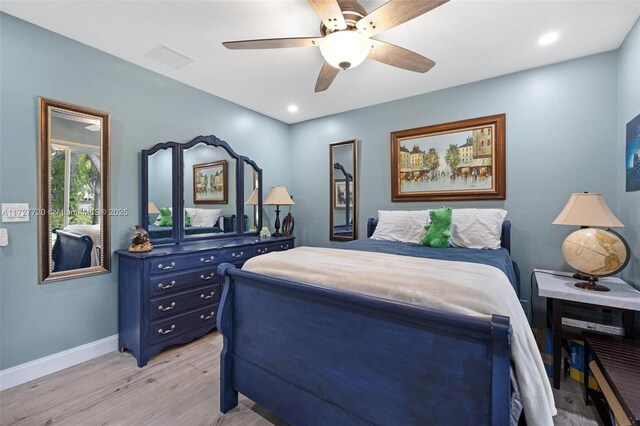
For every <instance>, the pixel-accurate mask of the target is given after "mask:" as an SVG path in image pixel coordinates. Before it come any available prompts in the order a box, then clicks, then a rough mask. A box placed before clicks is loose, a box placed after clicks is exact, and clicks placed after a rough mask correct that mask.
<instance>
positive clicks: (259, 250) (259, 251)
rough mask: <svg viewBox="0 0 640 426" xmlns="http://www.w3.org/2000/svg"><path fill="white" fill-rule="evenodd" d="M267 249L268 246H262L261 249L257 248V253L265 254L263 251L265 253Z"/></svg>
mask: <svg viewBox="0 0 640 426" xmlns="http://www.w3.org/2000/svg"><path fill="white" fill-rule="evenodd" d="M268 251H269V249H268V248H266V247H265V248H263V249H260V248H258V254H265V253H266V252H268Z"/></svg>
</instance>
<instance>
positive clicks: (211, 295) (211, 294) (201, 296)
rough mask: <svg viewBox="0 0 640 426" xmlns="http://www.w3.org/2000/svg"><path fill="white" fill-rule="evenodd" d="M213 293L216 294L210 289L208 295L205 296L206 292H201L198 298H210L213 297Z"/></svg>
mask: <svg viewBox="0 0 640 426" xmlns="http://www.w3.org/2000/svg"><path fill="white" fill-rule="evenodd" d="M214 294H216V292H215V291H212V292H211V293H209V295H208V296H207V295H206V294H204V293H202V294H201V295H200V299H204V300H207V299H211V298H212V297H213V295H214Z"/></svg>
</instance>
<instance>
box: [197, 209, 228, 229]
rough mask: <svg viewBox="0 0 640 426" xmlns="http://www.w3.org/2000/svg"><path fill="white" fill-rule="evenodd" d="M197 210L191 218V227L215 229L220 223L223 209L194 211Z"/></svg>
mask: <svg viewBox="0 0 640 426" xmlns="http://www.w3.org/2000/svg"><path fill="white" fill-rule="evenodd" d="M194 210H197V212H196V213H195V215H194V216H193V217H192V218H191V226H193V227H195V228H213V227H214V226H216V225H217V223H218V218H219V217H220V215H221V214H222V209H194Z"/></svg>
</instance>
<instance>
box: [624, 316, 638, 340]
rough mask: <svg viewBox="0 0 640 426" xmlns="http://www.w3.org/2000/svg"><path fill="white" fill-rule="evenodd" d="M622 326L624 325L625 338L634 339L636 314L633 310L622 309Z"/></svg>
mask: <svg viewBox="0 0 640 426" xmlns="http://www.w3.org/2000/svg"><path fill="white" fill-rule="evenodd" d="M622 326H623V327H624V337H625V338H627V339H632V340H635V339H636V315H635V312H634V311H631V310H629V309H623V310H622Z"/></svg>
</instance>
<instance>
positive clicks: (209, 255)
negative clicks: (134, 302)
mask: <svg viewBox="0 0 640 426" xmlns="http://www.w3.org/2000/svg"><path fill="white" fill-rule="evenodd" d="M149 263H150V264H151V268H150V269H151V270H150V273H151V275H156V274H161V273H167V272H173V271H178V270H181V269H187V268H194V267H198V266H207V265H215V264H218V263H220V253H218V252H213V251H209V252H206V251H205V252H201V253H193V254H185V255H181V256H166V257H161V258H158V259H153V260H151V261H150V262H149Z"/></svg>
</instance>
